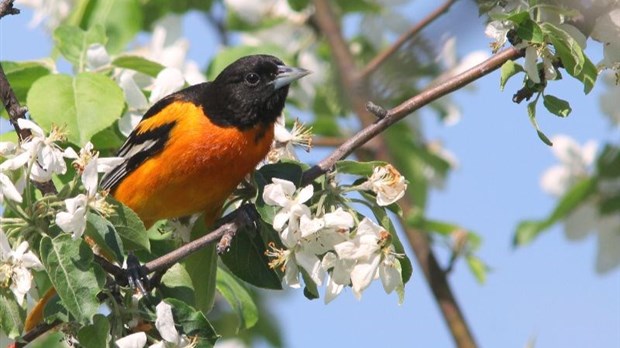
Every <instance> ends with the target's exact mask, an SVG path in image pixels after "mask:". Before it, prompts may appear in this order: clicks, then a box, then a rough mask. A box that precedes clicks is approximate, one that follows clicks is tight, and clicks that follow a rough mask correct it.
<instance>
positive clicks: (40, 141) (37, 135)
mask: <svg viewBox="0 0 620 348" xmlns="http://www.w3.org/2000/svg"><path fill="white" fill-rule="evenodd" d="M17 124H18V126H19V127H20V128H21V129H29V130H30V132H31V133H32V136H31V137H30V138H29V139H28V141H26V142H24V143H22V145H21V148H22V149H23V150H25V151H26V152H28V153H29V156H30V162H32V166H31V170H30V179H32V180H34V181H37V182H46V181H49V180H51V179H52V175H53V174H64V173H65V172H66V171H67V164H66V163H65V159H64V152H63V150H62V149H61V148H60V146H58V145H57V144H56V141H60V140H62V139H64V134H62V132H60V130H58V129H57V128H53V129H52V130H51V132H50V134H49V136H47V137H46V136H45V132H43V129H41V127H39V126H38V125H37V124H35V123H34V122H32V121H30V120H26V119H23V118H20V119H18V120H17Z"/></svg>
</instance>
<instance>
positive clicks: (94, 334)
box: [77, 314, 111, 348]
mask: <svg viewBox="0 0 620 348" xmlns="http://www.w3.org/2000/svg"><path fill="white" fill-rule="evenodd" d="M109 332H110V322H109V321H108V319H107V318H106V317H105V316H103V315H101V314H97V315H95V317H94V318H93V323H92V324H91V325H87V326H84V327H82V328H81V329H80V331H78V334H77V338H78V340H79V341H80V345H81V346H82V347H89V348H90V347H93V348H107V347H109V346H110V340H111V337H110V333H109Z"/></svg>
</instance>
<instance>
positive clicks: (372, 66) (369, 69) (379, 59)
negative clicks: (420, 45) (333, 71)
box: [358, 0, 456, 79]
mask: <svg viewBox="0 0 620 348" xmlns="http://www.w3.org/2000/svg"><path fill="white" fill-rule="evenodd" d="M455 2H456V0H448V1H446V2H444V3H443V5H441V6H439V7H438V8H437V9H435V11H433V12H431V13H430V14H429V15H428V16H426V17H425V18H424V19H422V20H421V21H420V22H419V23H418V24H416V25H414V26H413V27H411V29H409V31H407V32H406V33H404V34H402V35H401V36H400V37H399V38H398V39H397V40H396V41H395V42H394V43H393V44H392V46H390V47H388V48H387V49H385V51H383V52H381V53H379V54H378V55H377V56H376V57H375V58H373V59H372V60H371V61H370V62H369V63H368V64H366V66H365V67H364V68H363V69H362V71H361V73H360V74H359V75H358V77H359V78H360V79H365V78H367V77H368V76H369V75H370V74H372V73H373V72H375V71H376V70H377V69H378V68H379V67H380V66H381V64H383V63H384V62H385V61H386V60H388V58H390V57H391V56H392V55H393V54H394V53H396V52H397V51H398V49H400V48H401V47H402V46H403V45H404V44H405V43H406V42H407V41H409V40H410V39H411V38H413V37H415V36H416V35H417V34H418V33H419V32H421V31H422V30H423V29H424V28H426V27H427V26H428V25H429V24H431V23H432V22H433V21H435V20H436V19H437V18H439V16H441V15H442V14H444V13H446V12H448V10H449V9H450V7H451V6H452V5H453V4H454V3H455Z"/></svg>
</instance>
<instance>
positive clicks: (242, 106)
mask: <svg viewBox="0 0 620 348" xmlns="http://www.w3.org/2000/svg"><path fill="white" fill-rule="evenodd" d="M308 73H309V72H308V71H307V70H304V69H300V68H293V67H288V66H285V65H284V63H282V61H281V60H279V59H278V58H276V57H273V56H268V55H252V56H247V57H243V58H241V59H239V60H237V61H235V62H234V63H232V64H230V65H229V66H228V67H226V68H225V69H224V70H223V71H222V72H221V73H220V74H219V75H218V76H217V77H216V78H215V80H213V81H212V82H206V83H201V84H198V85H194V86H191V87H188V88H186V89H184V90H181V91H179V92H176V93H174V94H171V95H169V96H167V97H165V98H163V99H161V100H160V101H158V102H157V103H155V105H153V106H152V107H151V108H150V109H149V110H148V111H147V112H146V113H145V114H144V116H143V118H142V120H141V121H140V123H139V124H138V125H137V126H136V128H135V129H134V130H133V132H132V133H131V134H130V135H129V137H128V138H127V141H126V142H125V144H124V145H123V146H122V147H121V148H120V150H119V152H118V156H120V157H123V158H125V161H124V162H123V163H122V164H120V165H119V166H117V167H116V168H114V169H113V170H112V171H110V172H109V173H108V174H107V175H106V176H104V178H103V179H102V181H101V188H102V189H106V190H110V193H111V194H112V195H113V196H114V198H116V199H117V200H119V201H120V202H122V203H124V204H125V205H127V206H129V207H130V208H131V209H133V210H134V211H135V212H136V213H137V214H138V216H139V217H140V218H141V219H142V221H143V222H144V224H145V225H146V227H147V228H148V227H149V226H151V225H152V224H153V223H154V222H155V221H157V220H160V219H167V218H175V217H181V216H187V215H191V214H194V213H198V212H204V218H205V221H206V222H207V225H210V224H212V223H213V222H214V220H215V219H216V218H217V216H218V214H219V213H220V209H221V207H222V205H223V203H224V201H225V200H226V198H228V196H229V195H230V194H231V193H232V192H233V190H234V189H235V188H236V187H237V185H239V183H240V182H241V181H242V180H243V178H244V177H245V176H246V175H247V174H248V173H250V172H251V171H252V170H253V169H254V168H255V167H256V165H257V164H258V163H259V162H260V161H261V160H262V159H263V158H264V157H265V156H266V155H267V152H268V151H269V148H270V146H271V143H272V141H273V131H274V122H275V121H276V118H277V117H278V116H280V114H281V113H282V109H283V108H284V102H285V100H286V96H287V94H288V86H289V84H290V83H291V82H293V81H295V80H297V79H299V78H301V77H303V76H305V75H307V74H308Z"/></svg>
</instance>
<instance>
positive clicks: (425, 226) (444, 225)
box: [407, 217, 463, 236]
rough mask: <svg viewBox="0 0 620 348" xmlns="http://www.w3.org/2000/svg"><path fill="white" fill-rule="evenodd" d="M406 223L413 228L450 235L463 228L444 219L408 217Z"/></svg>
mask: <svg viewBox="0 0 620 348" xmlns="http://www.w3.org/2000/svg"><path fill="white" fill-rule="evenodd" d="M407 223H408V224H409V225H410V226H411V227H414V228H417V229H420V230H422V231H425V232H435V233H439V234H441V235H443V236H450V235H452V233H453V232H454V231H457V230H460V229H463V228H462V227H461V226H459V225H457V224H453V223H449V222H445V221H438V220H430V219H425V218H419V217H418V218H413V219H411V218H408V219H407Z"/></svg>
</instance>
